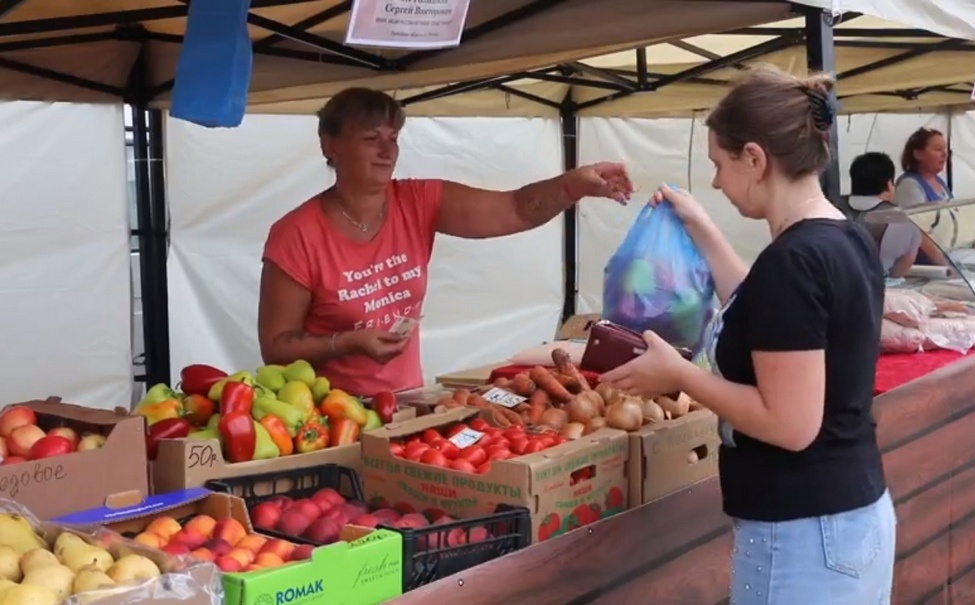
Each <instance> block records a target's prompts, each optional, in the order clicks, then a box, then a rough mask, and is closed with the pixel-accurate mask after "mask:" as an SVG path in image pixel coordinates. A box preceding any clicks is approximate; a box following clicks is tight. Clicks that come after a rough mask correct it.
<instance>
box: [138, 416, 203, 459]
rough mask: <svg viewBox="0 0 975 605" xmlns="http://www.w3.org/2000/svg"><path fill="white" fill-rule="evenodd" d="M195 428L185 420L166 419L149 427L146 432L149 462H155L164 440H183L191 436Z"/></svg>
mask: <svg viewBox="0 0 975 605" xmlns="http://www.w3.org/2000/svg"><path fill="white" fill-rule="evenodd" d="M192 428H193V427H192V426H191V425H190V423H189V421H188V420H186V419H185V418H166V419H165V420H160V421H159V422H156V423H154V424H153V425H152V426H150V427H149V430H147V431H146V452H147V453H148V454H149V460H155V459H156V454H158V453H159V442H160V441H161V440H162V439H182V438H183V437H186V436H187V435H189V434H190V429H192Z"/></svg>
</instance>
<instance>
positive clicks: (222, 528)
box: [213, 519, 247, 546]
mask: <svg viewBox="0 0 975 605" xmlns="http://www.w3.org/2000/svg"><path fill="white" fill-rule="evenodd" d="M246 535H247V530H246V529H244V526H243V525H241V524H240V521H238V520H237V519H221V520H220V521H217V524H216V525H214V526H213V537H214V538H220V539H222V540H226V541H227V544H230V545H231V546H236V545H237V543H238V542H240V541H241V540H242V539H243V538H244V536H246Z"/></svg>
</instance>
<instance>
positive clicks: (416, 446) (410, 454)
mask: <svg viewBox="0 0 975 605" xmlns="http://www.w3.org/2000/svg"><path fill="white" fill-rule="evenodd" d="M428 449H430V446H429V445H427V444H426V443H420V442H414V443H407V444H406V447H405V448H404V449H403V454H404V455H405V456H406V458H407V459H408V460H414V461H415V460H419V459H420V456H422V455H423V452H425V451H427V450H428Z"/></svg>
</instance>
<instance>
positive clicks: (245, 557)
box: [227, 548, 257, 567]
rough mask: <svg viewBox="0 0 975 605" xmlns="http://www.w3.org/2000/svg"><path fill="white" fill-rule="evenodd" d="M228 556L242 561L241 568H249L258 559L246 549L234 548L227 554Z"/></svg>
mask: <svg viewBox="0 0 975 605" xmlns="http://www.w3.org/2000/svg"><path fill="white" fill-rule="evenodd" d="M227 556H228V557H230V558H231V559H237V560H238V561H240V565H241V567H247V566H248V565H250V564H251V563H253V562H254V559H256V558H257V555H255V554H254V553H252V552H251V551H249V550H246V549H244V548H233V549H231V550H230V552H228V553H227Z"/></svg>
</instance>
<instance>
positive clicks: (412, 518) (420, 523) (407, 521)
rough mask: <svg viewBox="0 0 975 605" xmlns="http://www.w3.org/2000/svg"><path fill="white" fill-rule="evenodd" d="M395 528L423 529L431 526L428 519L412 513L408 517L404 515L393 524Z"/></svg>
mask: <svg viewBox="0 0 975 605" xmlns="http://www.w3.org/2000/svg"><path fill="white" fill-rule="evenodd" d="M392 525H393V527H398V528H400V529H407V528H410V529H419V528H421V527H426V526H427V525H430V523H429V522H428V521H427V518H426V517H424V516H423V515H421V514H419V513H410V514H408V515H403V516H402V517H401V518H400V519H399V521H396V522H395V523H393V524H392Z"/></svg>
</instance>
